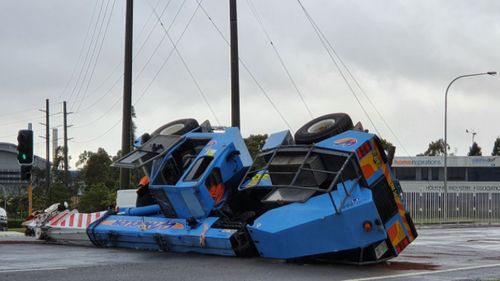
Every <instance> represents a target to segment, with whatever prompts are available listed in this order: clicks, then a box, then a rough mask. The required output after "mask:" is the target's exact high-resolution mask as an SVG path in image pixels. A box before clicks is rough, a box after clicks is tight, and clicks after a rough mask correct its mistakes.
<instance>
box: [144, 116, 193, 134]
mask: <svg viewBox="0 0 500 281" xmlns="http://www.w3.org/2000/svg"><path fill="white" fill-rule="evenodd" d="M199 126H200V125H199V124H198V121H196V120H195V119H192V118H187V119H179V120H175V121H172V122H169V123H167V124H165V125H163V126H161V127H160V128H158V129H156V130H155V131H154V132H153V133H152V134H151V137H154V136H156V135H178V136H181V135H184V134H185V133H187V132H189V131H192V130H194V129H196V128H198V127H199Z"/></svg>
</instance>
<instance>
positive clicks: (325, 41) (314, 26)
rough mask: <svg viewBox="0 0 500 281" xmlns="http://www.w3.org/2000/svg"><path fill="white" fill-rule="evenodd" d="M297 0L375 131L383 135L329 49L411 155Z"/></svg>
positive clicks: (402, 146)
mask: <svg viewBox="0 0 500 281" xmlns="http://www.w3.org/2000/svg"><path fill="white" fill-rule="evenodd" d="M297 2H298V3H299V5H300V7H301V9H302V11H303V12H304V14H305V15H306V17H307V19H308V20H309V22H310V23H311V25H313V28H314V29H315V31H316V34H317V35H318V37H319V38H320V40H321V42H322V44H323V46H324V47H325V49H326V50H327V52H328V54H329V55H330V57H331V59H332V61H333V62H334V64H335V66H336V67H337V69H338V70H339V72H340V73H341V75H342V77H343V78H344V81H345V82H346V83H347V85H348V87H349V89H350V90H351V92H352V94H353V95H354V96H355V98H356V100H357V101H358V103H359V105H360V106H361V108H362V109H363V112H364V113H365V115H366V116H367V117H368V119H369V120H370V123H371V124H372V126H373V127H374V129H375V131H376V132H377V134H378V135H379V136H381V133H380V132H379V131H378V129H377V127H376V126H375V124H374V123H373V121H372V119H371V118H370V116H368V113H367V112H366V110H365V108H364V106H363V105H362V104H361V102H360V101H359V99H358V97H357V95H356V94H355V93H354V89H353V88H352V86H351V85H350V83H349V82H348V81H347V79H346V77H345V75H344V74H343V71H342V70H341V68H340V66H339V65H338V64H337V62H336V60H335V59H334V58H333V56H332V55H331V53H330V52H329V51H328V50H331V51H332V53H333V55H334V56H335V58H336V59H337V60H338V61H339V62H340V64H341V66H342V67H343V68H344V69H345V71H346V72H347V74H348V76H349V77H350V78H351V80H352V81H354V84H355V85H356V87H357V88H358V89H359V91H360V92H361V93H362V95H363V96H364V97H365V98H366V99H367V100H368V102H369V103H370V105H371V107H372V108H373V109H374V110H375V112H376V113H377V115H378V116H379V117H380V119H381V120H382V122H383V123H384V125H385V126H386V127H387V129H388V130H389V131H390V133H391V134H392V136H393V137H394V138H395V139H396V141H397V142H398V144H399V145H400V146H401V148H402V149H403V150H404V151H405V152H406V154H407V155H408V156H409V155H410V153H409V152H408V150H406V148H405V146H404V145H403V143H402V142H401V140H400V139H399V137H398V136H397V134H396V133H395V132H394V131H393V130H392V127H391V126H390V125H389V124H388V123H387V121H386V120H385V118H384V117H383V116H382V114H381V113H380V111H379V110H378V108H377V106H375V104H374V103H373V101H372V100H371V98H370V97H369V96H368V94H366V92H365V91H364V89H363V88H362V87H361V85H360V83H359V82H358V80H357V79H356V77H355V76H354V75H353V74H352V72H351V70H350V69H349V67H348V66H347V64H345V63H344V60H343V59H342V58H341V57H340V55H339V54H338V52H337V51H336V50H335V48H334V47H333V45H332V44H331V43H330V41H329V40H328V38H327V37H326V36H325V35H324V33H323V32H322V31H321V29H320V28H319V26H318V25H317V24H316V22H315V21H314V19H313V18H312V16H311V15H310V13H309V12H308V11H307V9H306V8H305V6H304V5H303V4H302V2H301V1H300V0H297ZM325 44H326V45H325Z"/></svg>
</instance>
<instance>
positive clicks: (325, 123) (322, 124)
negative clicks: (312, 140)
mask: <svg viewBox="0 0 500 281" xmlns="http://www.w3.org/2000/svg"><path fill="white" fill-rule="evenodd" d="M333 125H335V119H325V120H321V121H319V122H317V123H314V124H313V125H311V126H310V127H309V128H307V132H308V133H309V134H316V133H319V132H322V131H324V130H326V129H328V128H331V127H333Z"/></svg>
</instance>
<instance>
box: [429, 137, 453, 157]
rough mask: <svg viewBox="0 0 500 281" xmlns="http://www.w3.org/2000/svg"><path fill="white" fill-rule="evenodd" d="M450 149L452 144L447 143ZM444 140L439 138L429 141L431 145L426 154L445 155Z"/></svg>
mask: <svg viewBox="0 0 500 281" xmlns="http://www.w3.org/2000/svg"><path fill="white" fill-rule="evenodd" d="M446 147H447V148H448V150H450V145H449V144H447V146H446ZM444 152H445V150H444V140H443V139H438V140H436V141H433V142H431V143H429V147H428V148H427V150H426V151H425V152H424V154H423V155H424V156H440V155H444Z"/></svg>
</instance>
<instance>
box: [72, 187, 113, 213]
mask: <svg viewBox="0 0 500 281" xmlns="http://www.w3.org/2000/svg"><path fill="white" fill-rule="evenodd" d="M114 202H115V197H114V194H113V193H112V192H111V190H109V189H108V187H106V186H105V185H104V184H102V183H99V184H96V185H93V186H91V187H90V188H89V189H88V190H86V192H85V193H84V194H83V195H82V197H81V198H80V202H79V203H78V210H79V211H80V212H97V211H102V210H106V209H107V208H108V207H110V206H112V205H114Z"/></svg>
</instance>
